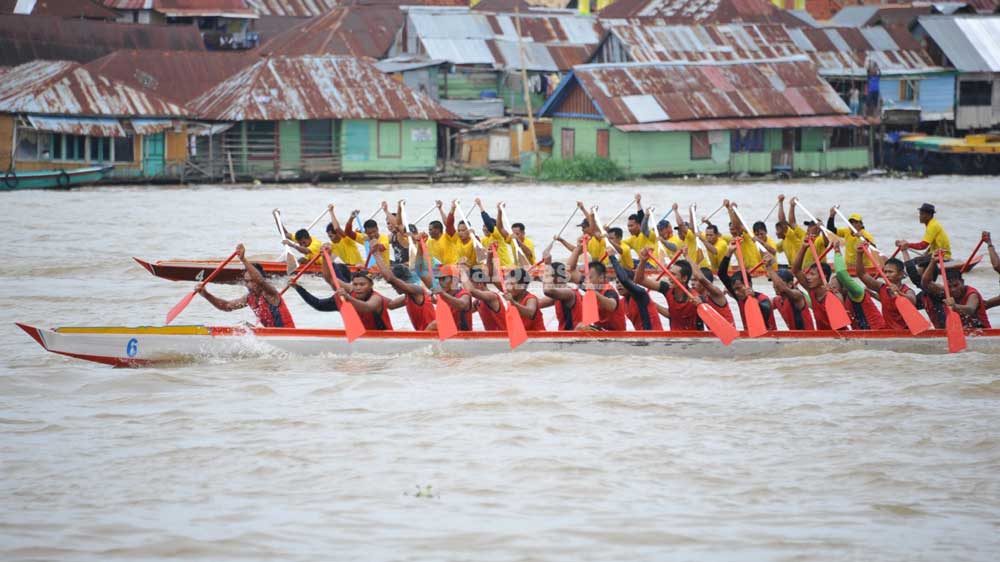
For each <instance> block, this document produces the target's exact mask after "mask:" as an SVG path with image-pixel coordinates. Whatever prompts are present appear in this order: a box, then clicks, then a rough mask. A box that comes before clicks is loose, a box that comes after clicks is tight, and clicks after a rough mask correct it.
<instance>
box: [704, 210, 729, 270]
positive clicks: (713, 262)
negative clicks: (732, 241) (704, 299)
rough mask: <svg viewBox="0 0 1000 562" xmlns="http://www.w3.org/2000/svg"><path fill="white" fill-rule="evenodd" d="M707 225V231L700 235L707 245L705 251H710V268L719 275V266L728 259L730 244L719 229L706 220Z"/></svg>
mask: <svg viewBox="0 0 1000 562" xmlns="http://www.w3.org/2000/svg"><path fill="white" fill-rule="evenodd" d="M703 222H705V223H706V226H705V230H703V231H702V232H701V234H700V236H701V241H702V242H703V243H704V245H705V250H707V251H708V263H709V268H710V269H711V270H712V272H713V273H715V274H718V273H719V264H720V263H721V262H722V259H723V258H725V257H726V252H728V251H729V243H728V242H726V239H725V238H723V237H722V235H720V234H719V227H718V226H715V225H714V224H712V223H710V222H708V220H707V219H706V220H704V221H703Z"/></svg>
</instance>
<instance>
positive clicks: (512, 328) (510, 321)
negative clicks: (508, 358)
mask: <svg viewBox="0 0 1000 562" xmlns="http://www.w3.org/2000/svg"><path fill="white" fill-rule="evenodd" d="M505 314H506V316H507V337H508V338H510V348H511V349H517V346H519V345H521V344H522V343H524V342H525V341H527V340H528V332H527V330H525V329H524V322H523V321H522V320H521V313H520V312H518V311H517V309H516V308H514V307H513V306H508V307H507V312H506V313H505Z"/></svg>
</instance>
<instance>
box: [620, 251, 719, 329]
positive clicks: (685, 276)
mask: <svg viewBox="0 0 1000 562" xmlns="http://www.w3.org/2000/svg"><path fill="white" fill-rule="evenodd" d="M652 254H653V252H652V249H650V248H643V249H642V251H641V252H640V253H639V256H640V258H641V263H640V264H639V265H638V266H636V268H635V277H634V279H635V282H636V284H638V285H642V286H643V287H646V288H647V289H649V290H651V291H659V292H660V293H662V294H663V296H664V297H666V299H667V311H668V314H669V318H670V329H671V330H702V329H703V326H702V325H701V320H700V319H699V318H698V304H699V301H697V300H694V299H689V298H688V296H687V293H685V292H684V290H683V289H681V288H680V287H674V286H673V285H672V284H671V283H672V281H667V280H664V281H657V280H656V279H654V278H652V277H646V264H647V263H648V262H649V258H650V256H651V255H652ZM670 272H671V273H673V274H674V277H676V278H677V280H678V281H680V282H681V283H683V284H684V285H685V286H687V284H688V283H689V282H690V280H691V264H690V263H688V262H687V260H681V261H678V262H677V263H675V264H674V265H672V266H670Z"/></svg>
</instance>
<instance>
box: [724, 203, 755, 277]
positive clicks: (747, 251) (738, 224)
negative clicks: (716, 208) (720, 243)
mask: <svg viewBox="0 0 1000 562" xmlns="http://www.w3.org/2000/svg"><path fill="white" fill-rule="evenodd" d="M733 205H734V203H733V202H731V201H729V199H726V200H724V201H723V202H722V206H723V207H725V208H726V210H727V211H729V233H730V234H731V235H732V236H730V238H729V239H728V240H727V242H728V241H730V240H732V239H733V238H737V237H738V238H740V239H741V240H742V242H741V243H740V249H741V250H742V252H743V264H744V266H745V267H746V268H747V271H749V270H751V269H753V268H755V267H757V264H758V263H760V249H759V248H758V247H757V239H756V238H754V236H753V233H752V232H751V231H750V225H745V224H743V222H742V221H741V220H740V217H739V216H738V215H737V214H736V210H735V209H733Z"/></svg>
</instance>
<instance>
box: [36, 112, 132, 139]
mask: <svg viewBox="0 0 1000 562" xmlns="http://www.w3.org/2000/svg"><path fill="white" fill-rule="evenodd" d="M28 123H29V124H30V125H31V127H32V128H33V129H35V130H37V131H46V132H49V133H63V134H67V135H89V136H92V137H124V136H126V134H125V129H124V127H122V124H121V123H120V122H119V121H118V120H117V119H93V118H91V119H88V118H80V117H42V116H38V115H29V116H28Z"/></svg>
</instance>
